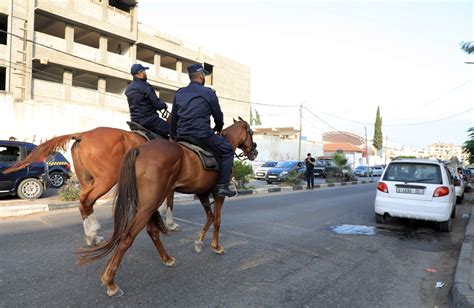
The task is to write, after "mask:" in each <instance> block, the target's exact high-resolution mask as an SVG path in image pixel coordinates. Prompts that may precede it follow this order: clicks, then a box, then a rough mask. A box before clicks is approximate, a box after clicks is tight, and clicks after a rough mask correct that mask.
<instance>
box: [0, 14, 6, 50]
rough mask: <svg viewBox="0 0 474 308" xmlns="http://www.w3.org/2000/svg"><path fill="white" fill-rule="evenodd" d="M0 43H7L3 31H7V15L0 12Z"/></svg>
mask: <svg viewBox="0 0 474 308" xmlns="http://www.w3.org/2000/svg"><path fill="white" fill-rule="evenodd" d="M0 30H1V31H0V44H1V45H6V44H7V33H6V32H3V31H8V15H4V14H0Z"/></svg>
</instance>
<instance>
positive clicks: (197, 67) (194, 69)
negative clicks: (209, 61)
mask: <svg viewBox="0 0 474 308" xmlns="http://www.w3.org/2000/svg"><path fill="white" fill-rule="evenodd" d="M199 72H203V73H204V75H209V72H208V71H206V70H205V69H204V67H202V64H201V63H195V64H190V65H188V74H189V75H191V74H194V73H199Z"/></svg>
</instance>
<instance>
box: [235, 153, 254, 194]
mask: <svg viewBox="0 0 474 308" xmlns="http://www.w3.org/2000/svg"><path fill="white" fill-rule="evenodd" d="M252 173H253V169H252V166H251V165H248V164H244V163H243V162H242V161H240V160H234V166H233V168H232V175H233V176H234V178H235V180H236V181H237V188H238V189H244V188H245V187H246V184H248V182H249V181H250V176H251V175H252Z"/></svg>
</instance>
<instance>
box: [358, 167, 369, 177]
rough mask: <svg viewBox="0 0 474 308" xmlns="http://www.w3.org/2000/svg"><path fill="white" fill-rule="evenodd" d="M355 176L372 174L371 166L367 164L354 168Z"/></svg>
mask: <svg viewBox="0 0 474 308" xmlns="http://www.w3.org/2000/svg"><path fill="white" fill-rule="evenodd" d="M354 175H356V176H372V168H371V167H367V166H359V167H357V168H355V169H354Z"/></svg>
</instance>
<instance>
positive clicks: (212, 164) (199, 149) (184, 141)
mask: <svg viewBox="0 0 474 308" xmlns="http://www.w3.org/2000/svg"><path fill="white" fill-rule="evenodd" d="M176 142H177V143H179V144H181V145H183V146H185V147H187V148H188V149H190V150H191V151H193V152H194V153H196V154H197V155H198V156H199V159H201V162H202V166H203V167H204V169H206V170H210V171H219V163H218V162H217V159H216V157H215V155H214V154H213V153H212V150H211V149H209V148H207V147H206V146H204V145H203V144H201V143H200V142H199V141H198V140H197V139H195V138H193V137H189V136H180V137H177V138H176Z"/></svg>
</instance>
